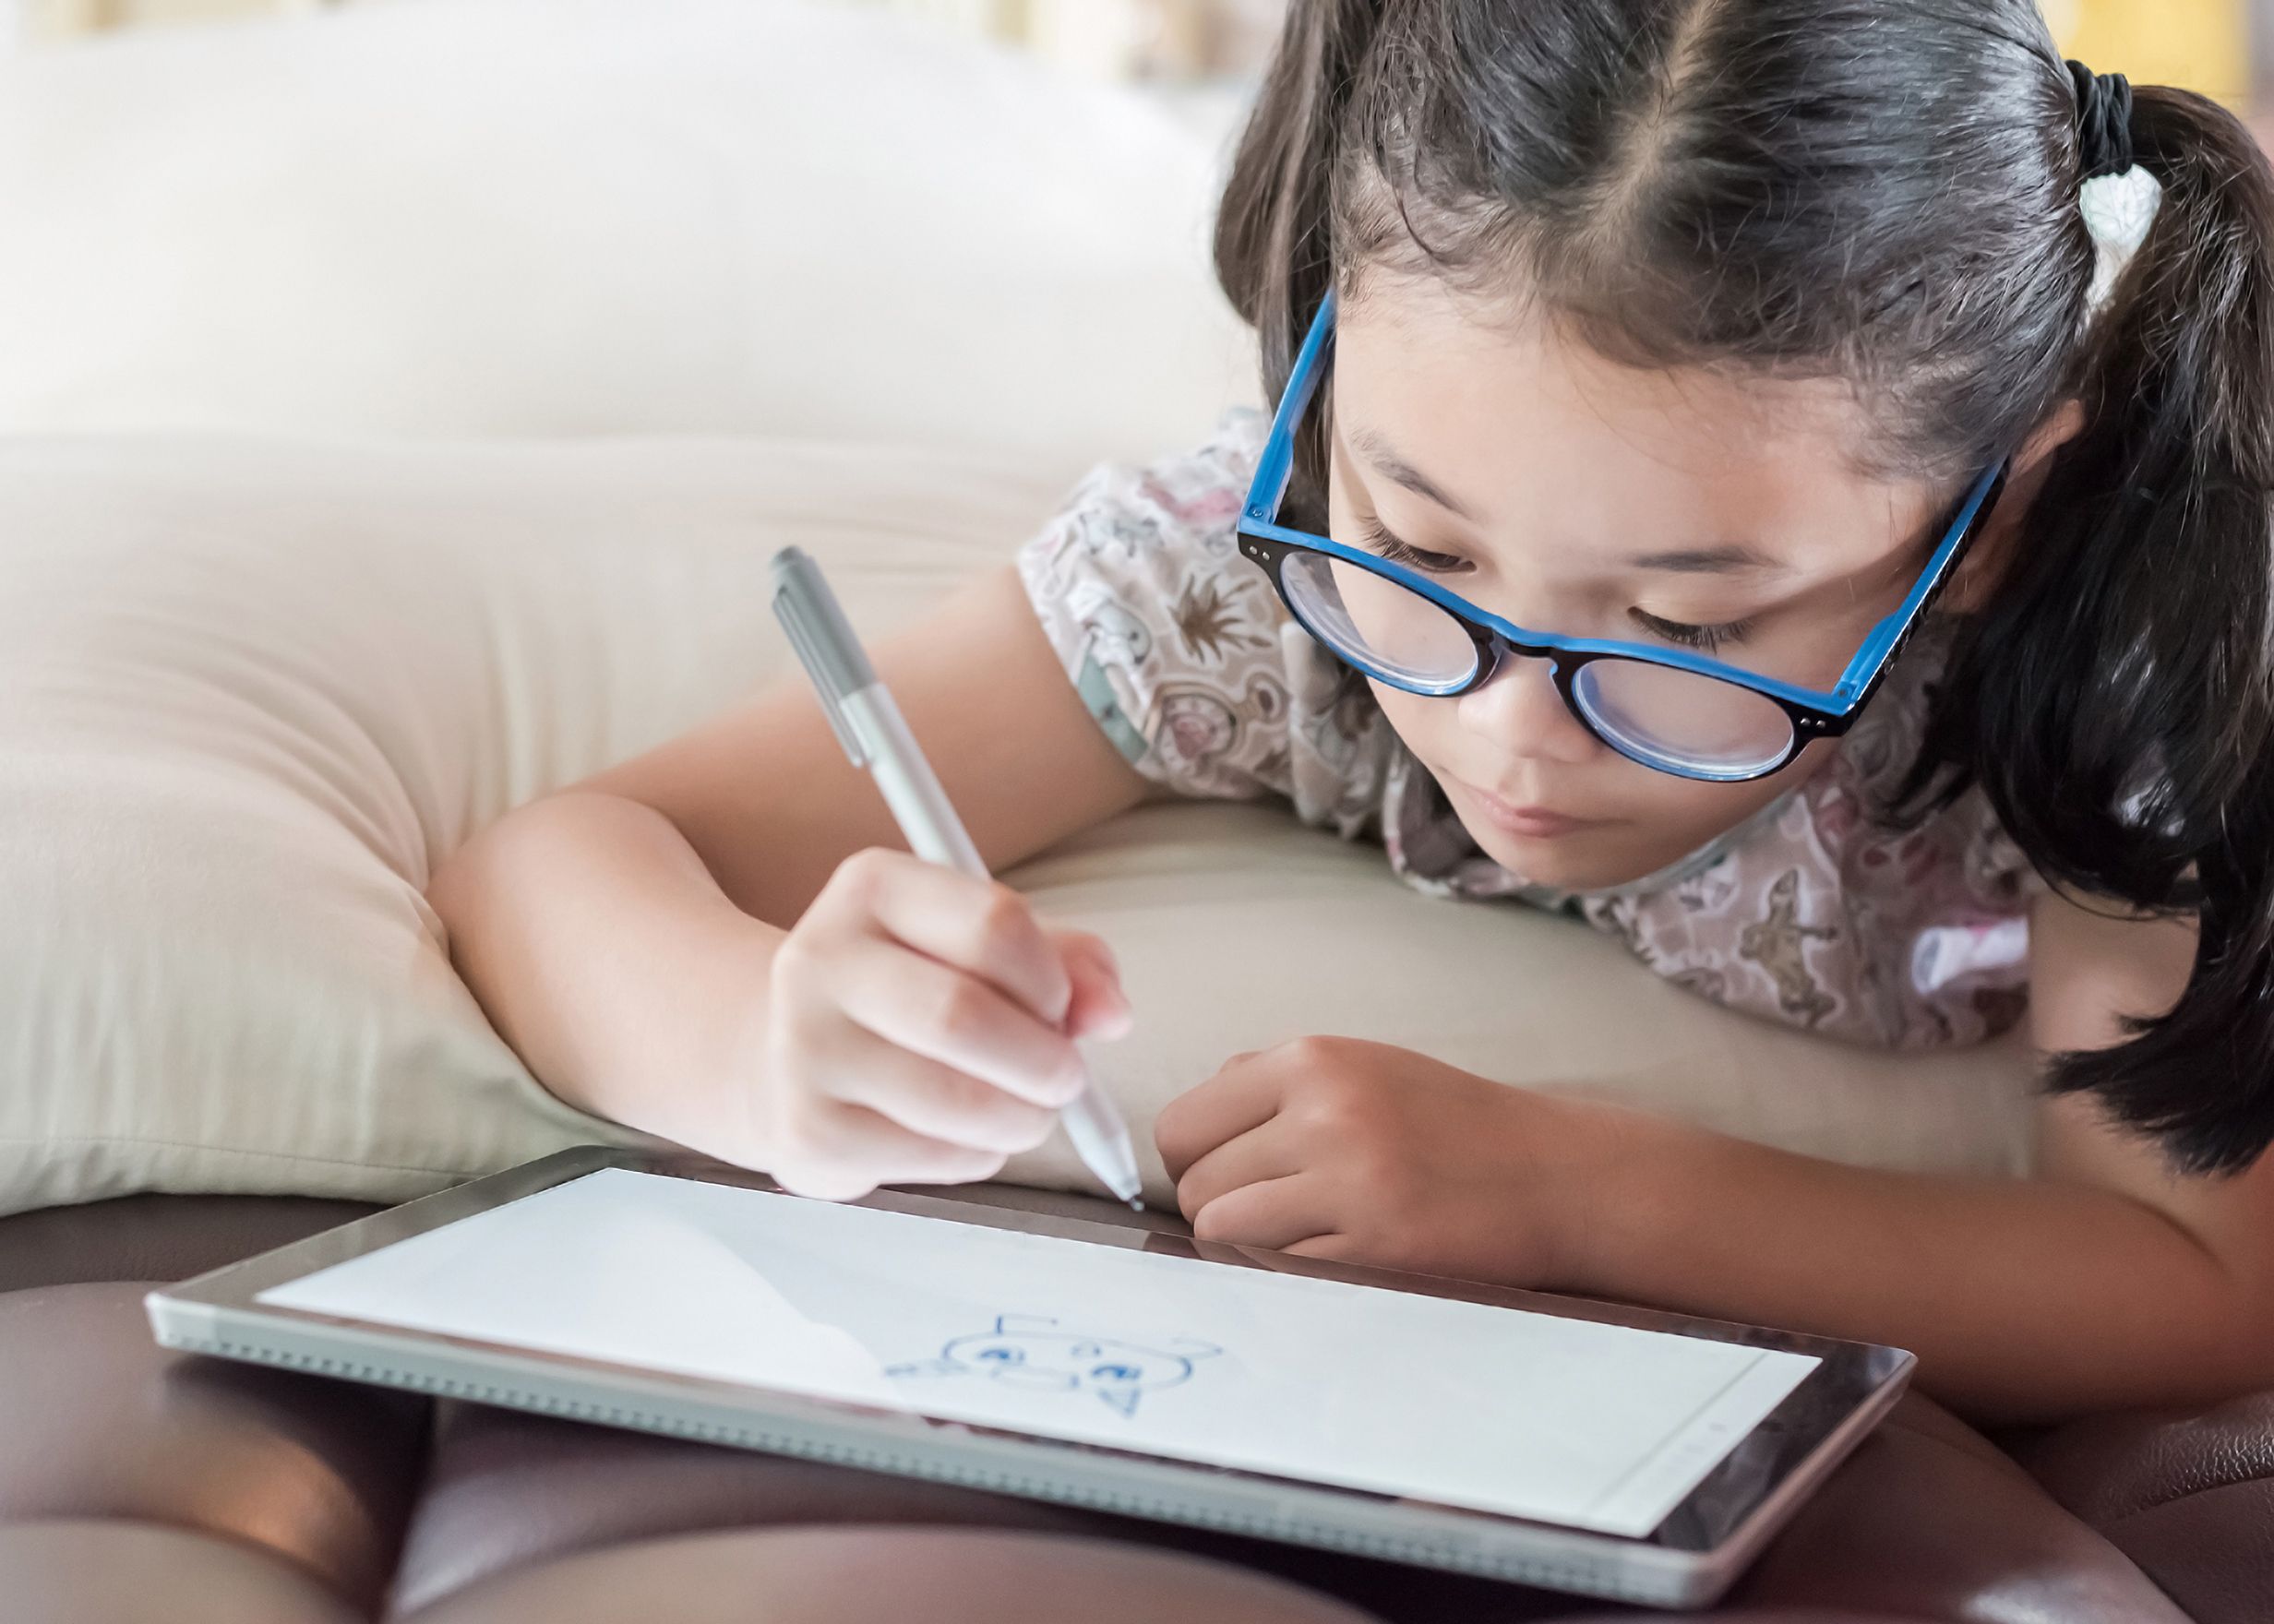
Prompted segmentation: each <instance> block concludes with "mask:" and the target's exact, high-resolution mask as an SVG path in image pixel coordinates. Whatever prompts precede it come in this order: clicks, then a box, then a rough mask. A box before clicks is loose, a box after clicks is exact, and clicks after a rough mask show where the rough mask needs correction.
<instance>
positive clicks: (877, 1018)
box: [751, 848, 1130, 1200]
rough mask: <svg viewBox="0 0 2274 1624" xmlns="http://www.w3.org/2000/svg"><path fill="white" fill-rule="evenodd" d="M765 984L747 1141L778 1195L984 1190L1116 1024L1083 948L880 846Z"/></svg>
mask: <svg viewBox="0 0 2274 1624" xmlns="http://www.w3.org/2000/svg"><path fill="white" fill-rule="evenodd" d="M771 983H772V985H771V992H772V997H771V1000H770V1004H769V1013H768V1019H767V1021H766V1038H765V1059H764V1072H763V1075H762V1077H761V1078H760V1081H759V1082H758V1090H759V1094H758V1097H757V1098H756V1099H755V1100H754V1101H752V1102H751V1104H752V1105H754V1106H755V1108H756V1113H757V1117H758V1120H757V1122H756V1123H755V1124H754V1127H755V1128H756V1129H757V1132H756V1138H757V1140H758V1141H759V1145H760V1150H761V1153H762V1155H763V1157H764V1166H765V1170H766V1171H767V1172H768V1173H770V1174H771V1175H772V1176H773V1177H774V1179H775V1181H776V1182H777V1183H779V1184H781V1185H782V1187H783V1188H785V1189H789V1190H792V1191H795V1192H796V1193H797V1194H800V1195H809V1196H820V1197H824V1198H827V1199H829V1200H856V1199H857V1198H859V1197H861V1196H864V1195H867V1194H868V1192H869V1191H870V1190H872V1189H874V1188H876V1187H877V1186H879V1185H880V1184H900V1183H918V1184H961V1183H967V1182H971V1181H974V1180H978V1179H986V1178H991V1177H993V1176H995V1175H996V1174H997V1173H999V1172H1000V1171H1001V1169H1002V1166H1003V1164H1004V1163H1005V1162H1006V1161H1007V1160H1008V1159H1009V1158H1010V1157H1011V1155H1013V1154H1015V1153H1016V1152H1021V1151H1028V1150H1032V1149H1034V1148H1035V1146H1036V1145H1039V1144H1041V1143H1042V1142H1043V1140H1046V1139H1047V1138H1048V1137H1049V1134H1050V1130H1051V1128H1052V1127H1053V1126H1055V1124H1056V1122H1057V1120H1058V1112H1059V1110H1060V1109H1061V1108H1062V1107H1064V1106H1065V1105H1068V1104H1069V1103H1070V1102H1071V1101H1072V1100H1073V1099H1074V1097H1075V1096H1076V1095H1077V1094H1078V1093H1081V1091H1082V1088H1083V1081H1084V1077H1085V1072H1084V1070H1083V1062H1082V1059H1081V1057H1080V1055H1079V1054H1078V1053H1077V1052H1076V1050H1075V1048H1074V1040H1075V1039H1077V1038H1111V1037H1119V1036H1120V1035H1121V1033H1124V1032H1126V1031H1127V1030H1128V1028H1129V1021H1130V1009H1129V1003H1128V1000H1127V999H1126V998H1124V997H1123V996H1122V994H1121V987H1120V976H1119V972H1118V971H1117V970H1116V968H1115V966H1114V962H1113V957H1112V955H1111V954H1110V953H1109V952H1108V951H1107V948H1106V945H1105V943H1103V942H1102V941H1100V940H1098V938H1097V937H1094V936H1091V935H1089V934H1087V933H1086V932H1083V931H1047V930H1045V929H1044V928H1043V926H1042V925H1041V924H1040V923H1039V922H1038V921H1037V920H1036V919H1035V913H1034V910H1033V909H1032V908H1030V907H1029V906H1028V905H1027V902H1026V899H1025V898H1023V897H1022V896H1020V895H1019V893H1018V892H1016V891H1014V890H1011V889H1010V888H1009V887H1007V886H1004V885H1001V884H999V883H997V882H995V881H993V880H984V879H975V878H971V877H969V876H967V875H963V874H959V873H957V872H955V871H954V870H952V869H949V868H943V867H940V866H938V865H936V864H932V863H927V862H924V861H922V860H921V859H918V858H916V857H914V856H911V855H910V854H907V853H905V852H893V851H886V850H883V849H880V848H872V849H870V850H868V851H864V852H856V853H855V854H853V855H852V856H850V857H848V858H846V859H845V860H844V862H843V863H842V864H840V865H839V866H838V867H837V870H836V872H835V873H834V874H833V875H832V876H831V877H830V880H829V883H828V884H827V885H826V886H825V887H823V888H822V890H821V893H820V896H818V897H816V898H815V899H814V901H813V903H812V905H811V906H810V907H808V909H807V910H806V911H805V913H804V914H803V915H801V916H800V917H799V919H798V921H797V924H796V926H795V927H794V928H793V929H792V930H791V931H790V932H789V934H788V935H787V936H786V937H784V938H783V940H782V943H781V946H780V947H779V949H777V950H776V952H775V954H774V958H773V964H772V976H771Z"/></svg>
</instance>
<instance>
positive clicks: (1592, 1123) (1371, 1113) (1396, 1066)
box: [1154, 1037, 1625, 1288]
mask: <svg viewBox="0 0 2274 1624" xmlns="http://www.w3.org/2000/svg"><path fill="white" fill-rule="evenodd" d="M1624 1115H1625V1114H1624V1113H1621V1112H1616V1111H1614V1110H1612V1109H1611V1108H1610V1107H1605V1106H1599V1105H1590V1104H1588V1103H1586V1102H1585V1101H1574V1100H1564V1099H1555V1098H1552V1097H1550V1096H1549V1095H1545V1094H1538V1093H1530V1092H1529V1091H1527V1090H1524V1089H1519V1088H1513V1087H1510V1086H1509V1085H1507V1084H1505V1083H1498V1082H1493V1081H1490V1080H1489V1079H1486V1078H1482V1077H1478V1076H1476V1075H1474V1074H1473V1073H1471V1072H1466V1071H1461V1070H1458V1069H1454V1067H1451V1066H1447V1065H1444V1064H1443V1063H1442V1062H1440V1061H1436V1060H1432V1059H1430V1057H1427V1056H1426V1055H1417V1054H1415V1053H1413V1052H1412V1051H1411V1050H1408V1049H1399V1048H1393V1047H1392V1046H1390V1045H1387V1044H1375V1043H1366V1042H1362V1041H1360V1040H1358V1039H1356V1038H1338V1037H1307V1038H1299V1039H1297V1040H1296V1041H1295V1042H1293V1043H1287V1044H1282V1045H1279V1046H1278V1047H1276V1048H1272V1049H1265V1050H1263V1051H1260V1052H1256V1053H1251V1054H1245V1055H1236V1056H1234V1057H1232V1058H1231V1059H1230V1060H1229V1061H1227V1062H1226V1063H1225V1066H1224V1068H1223V1069H1221V1070H1220V1071H1218V1072H1217V1073H1216V1074H1215V1076H1214V1077H1212V1078H1210V1079H1209V1080H1208V1081H1206V1082H1203V1083H1202V1084H1201V1085H1200V1086H1199V1087H1198V1088H1196V1089H1194V1090H1192V1091H1191V1093H1187V1094H1184V1095H1181V1096H1180V1097H1179V1098H1178V1099H1176V1100H1174V1101H1172V1102H1171V1103H1170V1104H1169V1105H1168V1108H1167V1110H1165V1111H1163V1112H1162V1113H1161V1116H1160V1119H1159V1122H1158V1123H1157V1125H1156V1126H1155V1132H1154V1137H1155V1140H1156V1142H1157V1143H1158V1144H1159V1146H1160V1152H1161V1157H1162V1159H1163V1160H1164V1161H1165V1162H1166V1163H1167V1165H1168V1172H1169V1176H1171V1177H1173V1178H1175V1179H1176V1181H1177V1204H1178V1206H1179V1207H1180V1208H1181V1209H1182V1210H1183V1212H1184V1215H1185V1218H1186V1219H1187V1221H1189V1222H1190V1223H1191V1225H1192V1230H1193V1233H1194V1234H1195V1235H1196V1236H1199V1237H1200V1238H1201V1239H1203V1240H1210V1241H1226V1242H1229V1243H1231V1244H1233V1245H1236V1246H1253V1247H1266V1248H1275V1249H1276V1250H1280V1251H1287V1252H1295V1253H1299V1254H1301V1255H1303V1256H1305V1257H1311V1258H1326V1259H1332V1260H1336V1261H1340V1262H1351V1263H1368V1264H1372V1265H1375V1266H1377V1267H1381V1268H1388V1269H1403V1270H1407V1271H1411V1272H1417V1273H1425V1274H1438V1275H1448V1276H1454V1277H1456V1278H1462V1279H1469V1280H1480V1281H1491V1282H1496V1283H1499V1284H1511V1285H1521V1286H1530V1287H1543V1286H1557V1285H1561V1286H1564V1287H1567V1288H1569V1287H1574V1286H1577V1285H1579V1284H1580V1281H1579V1279H1578V1275H1579V1273H1580V1261H1579V1260H1580V1256H1581V1251H1582V1248H1583V1247H1584V1244H1585V1241H1586V1228H1587V1218H1588V1213H1589V1211H1590V1206H1591V1202H1592V1198H1593V1191H1594V1188H1595V1187H1596V1185H1597V1183H1598V1178H1597V1170H1598V1168H1608V1167H1610V1166H1611V1165H1614V1163H1613V1161H1612V1160H1611V1156H1610V1144H1609V1142H1608V1141H1609V1140H1611V1139H1612V1138H1613V1137H1615V1132H1616V1123H1617V1122H1618V1121H1619V1120H1620V1119H1621V1118H1622V1117H1623V1116H1624Z"/></svg>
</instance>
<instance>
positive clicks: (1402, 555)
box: [1360, 519, 1476, 575]
mask: <svg viewBox="0 0 2274 1624" xmlns="http://www.w3.org/2000/svg"><path fill="white" fill-rule="evenodd" d="M1360 527H1361V529H1362V531H1363V532H1364V533H1363V537H1362V539H1363V541H1364V542H1365V545H1366V550H1367V551H1368V552H1370V553H1375V554H1379V555H1381V556H1382V558H1384V559H1386V560H1387V561H1388V562H1390V563H1392V564H1402V565H1404V566H1405V567H1406V568H1407V569H1418V570H1419V571H1421V573H1422V574H1424V575H1467V574H1469V573H1471V572H1473V571H1474V570H1475V569H1476V566H1475V565H1474V564H1472V563H1470V562H1469V561H1468V560H1467V559H1466V558H1456V557H1454V555H1452V554H1450V553H1432V552H1430V551H1429V550H1428V549H1426V548H1423V547H1417V546H1414V545H1413V544H1412V543H1407V542H1403V541H1400V540H1399V539H1398V538H1397V537H1395V536H1394V535H1392V534H1391V533H1390V532H1389V531H1386V530H1384V529H1382V525H1381V522H1380V521H1379V520H1377V519H1362V520H1360Z"/></svg>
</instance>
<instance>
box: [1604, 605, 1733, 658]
mask: <svg viewBox="0 0 2274 1624" xmlns="http://www.w3.org/2000/svg"><path fill="white" fill-rule="evenodd" d="M1629 613H1630V614H1632V615H1634V619H1635V620H1636V622H1637V623H1638V624H1640V625H1641V626H1642V627H1643V628H1644V629H1645V630H1646V631H1651V632H1655V633H1656V634H1657V635H1658V636H1659V637H1662V638H1664V639H1666V640H1667V641H1668V642H1670V643H1674V644H1677V645H1679V646H1680V647H1682V648H1684V649H1692V650H1694V651H1697V652H1698V653H1701V654H1712V653H1717V652H1718V651H1721V650H1722V649H1724V648H1727V647H1728V646H1729V644H1731V643H1741V642H1743V641H1744V640H1745V634H1746V633H1747V632H1749V631H1751V630H1752V629H1753V622H1752V621H1750V620H1731V621H1728V622H1725V623H1724V624H1722V625H1720V626H1684V625H1682V622H1680V621H1678V620H1660V619H1659V618H1658V616H1657V615H1645V614H1644V613H1643V612H1642V611H1641V610H1639V609H1634V610H1630V611H1629Z"/></svg>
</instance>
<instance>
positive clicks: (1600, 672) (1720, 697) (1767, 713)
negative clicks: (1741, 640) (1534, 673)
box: [1280, 551, 1792, 778]
mask: <svg viewBox="0 0 2274 1624" xmlns="http://www.w3.org/2000/svg"><path fill="white" fill-rule="evenodd" d="M1280 579H1281V582H1282V584H1283V585H1284V587H1285V588H1286V591H1287V600H1288V603H1290V605H1291V606H1292V607H1293V608H1294V610H1295V613H1296V615H1297V617H1298V618H1299V619H1300V620H1301V621H1302V623H1303V625H1304V626H1305V627H1307V628H1308V629H1309V630H1310V632H1311V635H1312V636H1313V637H1315V638H1317V639H1319V640H1320V641H1321V642H1323V643H1324V644H1326V646H1327V647H1328V648H1330V649H1332V650H1334V652H1335V653H1337V654H1339V655H1340V656H1342V658H1344V659H1345V660H1347V661H1348V662H1349V663H1351V664H1353V665H1356V666H1358V668H1359V669H1360V670H1361V671H1364V672H1366V673H1367V674H1368V675H1371V676H1374V677H1376V678H1378V679H1380V680H1382V681H1383V682H1387V683H1390V684H1391V685H1392V686H1394V687H1408V688H1418V689H1423V690H1438V691H1445V690H1451V689H1455V688H1458V687H1461V686H1463V685H1465V684H1466V683H1467V682H1468V681H1469V680H1470V679H1471V678H1472V677H1473V676H1474V675H1475V674H1476V670H1477V660H1478V651H1477V644H1476V640H1475V639H1473V638H1471V637H1470V636H1469V633H1468V629H1467V628H1466V627H1465V626H1463V625H1462V623H1461V622H1460V620H1459V619H1457V618H1456V617H1455V616H1454V615H1453V614H1452V613H1451V612H1450V611H1448V610H1445V609H1443V608H1441V607H1440V606H1438V605H1437V604H1436V603H1431V602H1430V600H1429V599H1427V598H1425V597H1423V596H1422V595H1421V594H1420V593H1418V592H1416V591H1411V590H1410V589H1408V588H1406V587H1404V586H1401V585H1399V584H1398V583H1397V582H1396V581H1394V580H1391V579H1388V578H1387V577H1385V576H1382V575H1377V574H1375V573H1374V572H1373V571H1371V570H1369V569H1364V568H1361V567H1358V565H1355V564H1350V563H1347V562H1346V561H1344V560H1342V559H1339V558H1335V557H1334V556H1332V555H1328V554H1324V553H1312V552H1307V551H1306V552H1295V553H1290V554H1288V555H1287V557H1286V559H1285V560H1284V562H1283V564H1282V567H1281V571H1280ZM1572 695H1573V699H1574V702H1575V703H1576V704H1577V705H1578V707H1579V709H1580V710H1581V712H1582V713H1583V714H1584V715H1585V717H1586V721H1587V722H1589V723H1590V724H1591V725H1592V726H1593V727H1594V728H1595V730H1596V732H1597V733H1598V734H1601V735H1602V736H1603V738H1604V740H1605V741H1606V742H1607V743H1609V744H1610V745H1611V746H1613V747H1615V748H1617V749H1619V750H1620V751H1622V752H1623V753H1624V754H1626V755H1628V756H1631V757H1633V758H1635V759H1637V760H1639V761H1642V762H1644V763H1645V764H1646V765H1648V766H1652V767H1656V768H1658V769H1659V770H1663V771H1668V772H1672V773H1677V774H1680V775H1681V776H1683V777H1690V778H1743V777H1749V776H1757V775H1759V774H1760V773H1763V772H1766V771H1768V770H1771V769H1773V768H1775V767H1777V765H1778V764H1780V763H1781V762H1782V761H1783V760H1784V758H1785V757H1786V756H1787V755H1788V754H1789V752H1790V750H1791V747H1792V721H1791V718H1790V717H1789V716H1788V715H1787V714H1786V712H1785V710H1784V708H1783V707H1782V706H1780V705H1778V704H1777V702H1776V701H1775V700H1773V699H1768V698H1766V697H1765V696H1764V695H1761V694H1756V693H1754V692H1753V691H1752V690H1751V689H1749V688H1741V687H1737V686H1736V685H1735V684H1733V683H1727V682H1723V681H1721V680H1719V679H1718V678H1716V677H1710V676H1702V675H1698V674H1697V673H1695V672H1688V671H1679V670H1676V669H1674V668H1673V667H1671V666H1665V665H1653V664H1650V663H1646V662H1644V661H1638V660H1622V659H1617V658H1606V659H1598V660H1593V661H1589V662H1588V663H1586V664H1585V665H1583V666H1581V667H1580V669H1579V671H1578V672H1577V674H1576V675H1575V676H1574V680H1573V683H1572Z"/></svg>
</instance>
